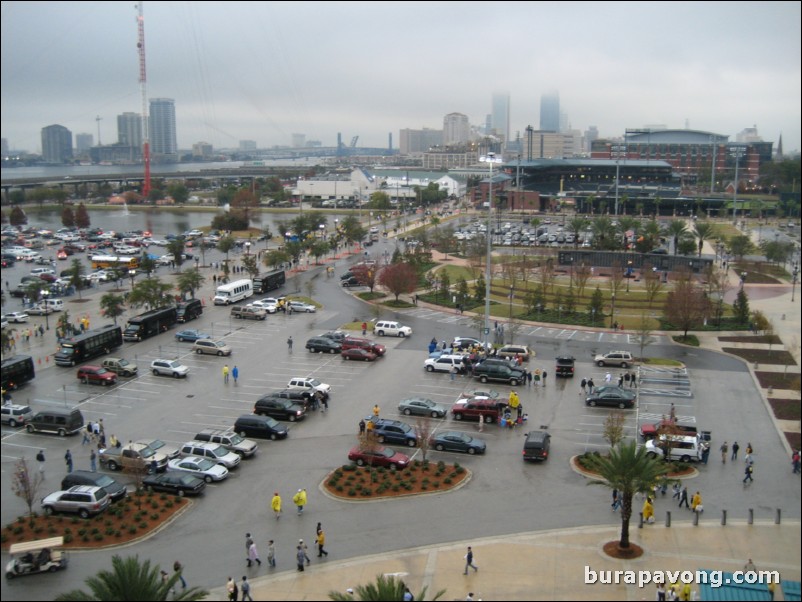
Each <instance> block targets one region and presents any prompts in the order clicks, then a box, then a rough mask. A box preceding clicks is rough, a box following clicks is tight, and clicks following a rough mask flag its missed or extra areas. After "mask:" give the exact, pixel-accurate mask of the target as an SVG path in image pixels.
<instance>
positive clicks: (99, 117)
mask: <svg viewBox="0 0 802 602" xmlns="http://www.w3.org/2000/svg"><path fill="white" fill-rule="evenodd" d="M101 119H103V118H102V117H101V116H100V115H98V116H97V117H95V121H96V122H97V145H98V146H101V142H100V120H101Z"/></svg>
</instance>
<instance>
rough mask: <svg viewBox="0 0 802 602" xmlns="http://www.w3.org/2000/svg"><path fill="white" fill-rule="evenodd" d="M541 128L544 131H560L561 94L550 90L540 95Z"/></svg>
mask: <svg viewBox="0 0 802 602" xmlns="http://www.w3.org/2000/svg"><path fill="white" fill-rule="evenodd" d="M540 130H541V131H543V132H559V131H560V130H561V128H560V95H559V93H558V92H556V91H555V92H549V93H548V94H544V95H543V96H541V97H540Z"/></svg>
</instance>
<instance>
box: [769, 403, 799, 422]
mask: <svg viewBox="0 0 802 602" xmlns="http://www.w3.org/2000/svg"><path fill="white" fill-rule="evenodd" d="M769 403H770V404H771V409H772V410H774V415H775V416H776V417H777V418H779V419H780V420H800V419H802V412H800V406H801V405H802V402H800V401H799V400H798V399H776V398H774V397H769Z"/></svg>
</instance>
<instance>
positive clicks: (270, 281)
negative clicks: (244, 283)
mask: <svg viewBox="0 0 802 602" xmlns="http://www.w3.org/2000/svg"><path fill="white" fill-rule="evenodd" d="M286 281H287V277H286V275H285V274H284V270H273V271H272V272H268V273H267V274H261V275H259V276H257V277H256V278H254V279H253V292H254V294H256V295H263V294H265V293H269V292H270V291H274V290H276V289H277V288H280V287H282V286H283V285H284V283H285V282H286Z"/></svg>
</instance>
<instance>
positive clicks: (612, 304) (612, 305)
mask: <svg viewBox="0 0 802 602" xmlns="http://www.w3.org/2000/svg"><path fill="white" fill-rule="evenodd" d="M613 318H615V293H611V294H610V328H612V327H613Z"/></svg>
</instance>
